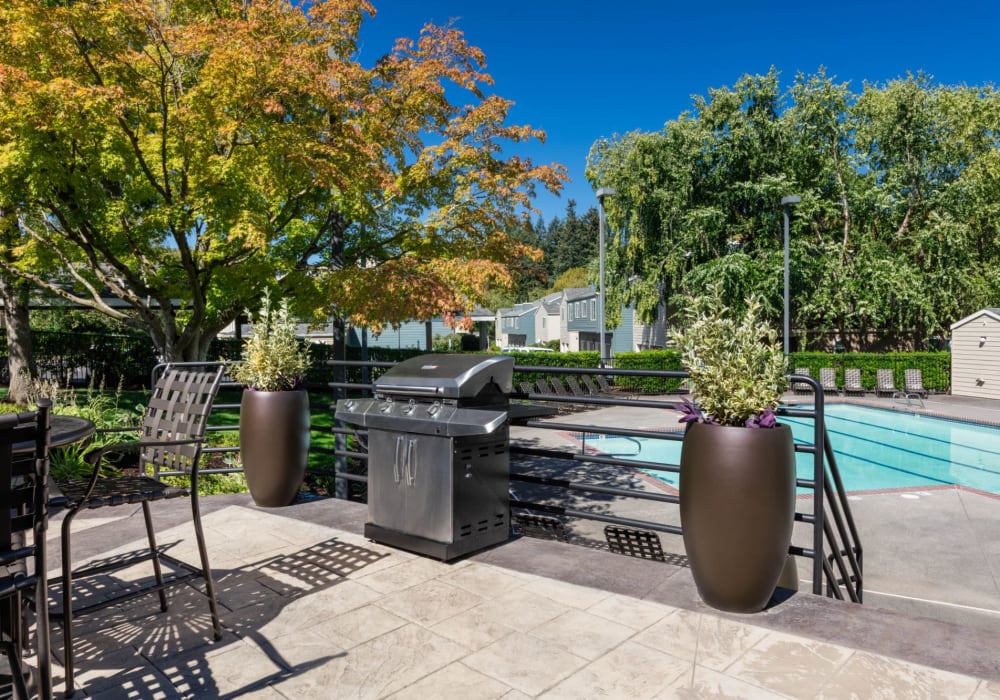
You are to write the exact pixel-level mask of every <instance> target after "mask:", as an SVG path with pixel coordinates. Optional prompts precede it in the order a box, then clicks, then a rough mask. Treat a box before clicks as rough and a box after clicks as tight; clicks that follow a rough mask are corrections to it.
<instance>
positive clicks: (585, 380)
mask: <svg viewBox="0 0 1000 700" xmlns="http://www.w3.org/2000/svg"><path fill="white" fill-rule="evenodd" d="M580 382H581V383H582V384H583V387H584V388H585V389H586V390H587V391H588V392H590V395H591V396H597V395H598V394H600V393H601V390H600V389H598V388H597V387H596V386H594V382H593V380H592V379H591V378H590V377H588V376H587V375H586V374H582V375H580Z"/></svg>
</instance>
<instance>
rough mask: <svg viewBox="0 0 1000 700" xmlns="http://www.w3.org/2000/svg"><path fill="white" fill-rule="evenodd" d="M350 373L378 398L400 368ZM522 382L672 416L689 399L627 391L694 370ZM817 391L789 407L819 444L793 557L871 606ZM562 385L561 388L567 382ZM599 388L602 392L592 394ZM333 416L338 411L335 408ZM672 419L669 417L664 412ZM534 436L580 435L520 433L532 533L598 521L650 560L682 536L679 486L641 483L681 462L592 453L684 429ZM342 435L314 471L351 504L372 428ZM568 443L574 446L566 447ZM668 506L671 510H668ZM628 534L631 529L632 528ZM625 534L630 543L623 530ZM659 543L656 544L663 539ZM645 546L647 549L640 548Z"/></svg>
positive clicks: (574, 428) (547, 376)
mask: <svg viewBox="0 0 1000 700" xmlns="http://www.w3.org/2000/svg"><path fill="white" fill-rule="evenodd" d="M330 364H331V366H334V367H339V371H340V372H341V373H342V375H343V376H346V374H347V373H348V372H350V373H351V374H353V375H355V376H358V373H361V375H362V376H364V377H366V378H367V379H366V381H361V382H357V381H343V380H341V381H334V382H331V383H330V384H329V387H330V389H331V390H332V391H333V394H334V398H346V397H348V396H358V397H360V396H368V395H370V394H371V390H372V384H371V381H373V378H374V376H375V375H377V374H378V373H381V372H383V371H385V369H386V368H387V367H390V366H391V363H362V362H336V361H331V362H330ZM515 371H516V373H517V376H526V375H527V376H531V375H535V376H537V377H538V380H536V381H535V382H531V381H527V380H522V381H521V382H519V384H520V386H518V387H517V391H516V392H515V394H513V395H512V397H511V398H512V401H514V402H518V401H524V402H531V403H543V404H548V405H550V406H553V407H555V408H556V410H560V411H563V412H569V411H580V410H588V409H595V408H609V407H616V406H618V407H622V406H630V407H641V408H653V409H663V410H664V411H671V410H673V409H675V408H676V407H677V406H678V404H679V403H680V402H681V401H682V396H681V395H680V394H672V395H664V396H655V397H654V396H641V395H637V394H631V393H629V392H628V390H627V389H625V390H623V389H622V387H623V386H624V387H627V386H629V385H630V384H634V383H635V381H636V380H639V379H642V378H647V379H650V378H651V379H655V380H657V381H665V382H671V383H674V384H675V385H677V384H681V383H682V382H683V380H684V379H686V378H687V374H686V373H684V372H678V371H659V372H657V371H650V370H623V369H600V370H598V369H596V368H579V367H574V368H555V367H535V366H520V365H519V366H516V367H515ZM793 379H795V380H797V381H801V382H802V384H803V385H806V386H808V387H809V388H810V389H811V390H812V391H813V393H814V397H813V405H812V406H811V407H810V408H792V407H789V408H782V409H780V411H779V415H789V416H799V417H804V418H809V419H812V420H813V421H814V430H813V440H812V444H797V445H796V451H798V452H802V453H807V454H809V455H811V457H812V463H813V473H812V477H811V478H809V479H799V480H798V482H797V485H798V487H800V488H805V489H808V490H809V491H810V492H811V493H812V498H810V499H798V500H797V512H796V514H795V520H796V522H799V523H804V524H805V525H807V526H808V527H809V528H810V533H811V536H810V537H809V539H810V542H809V543H808V544H799V545H793V546H792V547H790V549H789V553H790V554H792V555H795V556H798V557H803V558H807V559H809V560H811V562H812V563H811V579H812V590H813V592H814V593H816V594H822V593H823V592H824V584H825V592H826V594H827V595H829V596H832V597H836V598H840V599H845V598H846V599H850V600H852V601H854V602H858V603H860V602H861V600H862V591H863V588H862V576H861V571H862V548H861V543H860V537H859V534H858V532H857V528H856V526H855V524H854V520H853V517H852V515H851V511H850V506H849V504H848V501H847V498H846V493H845V492H844V489H843V484H842V482H841V479H840V475H839V471H838V469H837V464H836V460H835V458H834V454H833V450H832V448H831V447H830V443H829V439H828V436H827V434H826V429H825V425H824V404H823V392H822V390H821V388H820V386H819V384H818V383H817V382H816V381H815V380H813V379H810V378H807V377H798V376H794V377H793ZM557 382H558V383H557ZM591 387H592V388H591ZM331 410H332V405H331ZM664 415H665V418H666V415H667V414H666V413H665V414H664ZM517 425H518V426H519V427H521V428H525V429H529V430H542V431H554V432H557V433H573V434H574V435H576V436H577V438H578V439H577V441H576V444H575V446H573V447H550V446H534V445H531V444H526V443H524V442H523V441H519V440H518V439H517V438H516V433H515V435H514V436H512V444H511V447H510V455H511V481H512V485H511V493H512V502H511V509H512V521H513V522H515V523H518V524H520V525H521V526H522V528H524V529H527V530H531V529H534V530H537V531H541V532H543V533H544V534H546V535H547V536H554V537H560V536H561V534H562V533H563V532H564V530H565V526H566V525H567V524H568V523H571V522H572V521H574V520H581V521H597V522H600V523H606V524H608V527H607V528H605V535H606V537H607V539H608V545H609V547H610V548H611V549H612V550H616V551H620V549H621V547H622V546H623V544H622V543H623V542H625V541H631V542H632V543H633V544H634V545H635V546H636V547H638V549H639V550H642V552H641V553H640V556H644V555H645V554H646V553H648V552H649V551H655V550H657V549H661V548H660V546H659V541H658V539H656V534H655V533H664V534H668V535H679V534H682V530H681V527H680V526H679V525H678V524H676V522H679V518H678V517H676V516H677V510H676V509H677V507H678V504H679V496H678V495H677V494H678V491H677V489H669V490H668V489H644V488H639V487H637V486H636V485H635V484H634V483H630V482H634V480H633V479H631V478H617V477H618V476H621V475H627V476H629V477H631V476H632V475H634V474H636V473H638V472H637V470H642V472H645V473H656V474H665V475H667V480H668V481H672V482H673V483H674V484H676V483H677V479H676V476H677V475H678V474H679V471H680V467H679V465H678V464H662V463H659V462H649V461H639V460H634V459H629V458H628V456H627V455H616V454H606V453H596V452H594V451H593V450H591V449H588V444H587V443H588V441H591V447H592V446H593V440H600V439H602V438H601V436H618V437H625V438H634V439H640V438H641V439H653V440H672V441H680V440H682V439H683V434H682V433H681V432H680V431H679V430H678V431H674V432H665V431H662V430H647V429H638V428H631V427H622V426H621V425H608V424H604V425H602V424H590V423H581V422H580V421H578V420H574V421H572V422H569V421H563V420H560V419H559V417H558V416H557V417H555V418H554V419H528V420H524V421H521V422H519V423H517ZM333 433H334V434H335V436H336V437H337V444H336V447H335V449H334V450H333V451H332V454H330V457H331V463H330V465H329V467H324V468H321V469H318V470H317V469H314V470H313V471H314V473H317V474H320V475H322V476H324V477H326V478H329V479H332V480H333V481H335V483H336V487H335V491H336V495H337V496H338V497H341V498H352V499H358V500H363V499H364V496H365V484H366V481H367V452H366V444H367V431H366V430H364V429H358V428H356V427H353V426H349V425H344V424H335V425H334V427H333ZM563 442H565V441H563ZM622 500H627V501H629V502H631V503H652V504H656V505H655V506H653V507H652V508H633V509H632V510H633V511H636V512H642V513H648V512H654V513H660V514H661V515H662V516H663V517H662V518H655V519H654V518H652V517H643V518H638V517H623V516H622V515H616V514H615V512H614V510H615V509H614V507H613V505H614V502H615V501H622ZM660 506H662V508H660ZM623 528H624V530H623ZM623 532H625V533H626V534H625V536H624V537H623V535H622V533H623ZM654 540H655V542H654ZM636 543H638V544H636Z"/></svg>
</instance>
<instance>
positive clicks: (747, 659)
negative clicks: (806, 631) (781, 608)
mask: <svg viewBox="0 0 1000 700" xmlns="http://www.w3.org/2000/svg"><path fill="white" fill-rule="evenodd" d="M852 653H853V651H852V650H851V649H848V648H846V647H841V646H836V645H834V644H826V643H823V642H817V641H813V640H811V639H807V638H805V637H797V636H793V635H790V634H783V633H780V632H768V633H767V634H766V636H765V637H764V638H763V639H762V640H760V641H759V642H758V643H757V644H756V645H755V646H754V647H753V648H752V649H749V650H748V651H747V652H746V653H745V654H744V655H743V656H742V657H741V658H740V659H738V660H737V661H736V662H735V663H734V664H733V665H732V666H730V667H729V668H727V669H726V674H727V675H729V676H732V677H734V678H739V679H741V680H745V681H746V682H748V683H750V684H752V685H756V686H759V687H761V688H767V689H769V690H774V691H777V692H779V693H784V694H785V695H790V696H792V697H796V698H800V697H815V696H816V694H817V693H818V692H819V691H820V689H821V688H823V687H824V686H825V685H826V684H827V682H829V680H830V679H831V678H832V677H833V676H834V675H835V674H836V673H837V671H838V670H839V669H840V668H841V667H842V666H843V665H844V663H845V662H846V661H847V659H848V658H850V656H851V654H852Z"/></svg>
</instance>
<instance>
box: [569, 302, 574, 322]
mask: <svg viewBox="0 0 1000 700" xmlns="http://www.w3.org/2000/svg"><path fill="white" fill-rule="evenodd" d="M569 320H570V321H572V320H573V305H572V304H570V305H569Z"/></svg>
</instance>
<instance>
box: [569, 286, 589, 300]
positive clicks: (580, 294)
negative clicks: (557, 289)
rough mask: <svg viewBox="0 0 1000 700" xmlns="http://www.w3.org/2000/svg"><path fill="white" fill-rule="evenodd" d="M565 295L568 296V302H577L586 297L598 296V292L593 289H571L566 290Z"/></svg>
mask: <svg viewBox="0 0 1000 700" xmlns="http://www.w3.org/2000/svg"><path fill="white" fill-rule="evenodd" d="M563 294H565V295H566V301H576V300H577V299H583V298H585V297H592V296H597V290H596V289H594V288H593V287H571V288H570V289H564V290H563Z"/></svg>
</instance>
